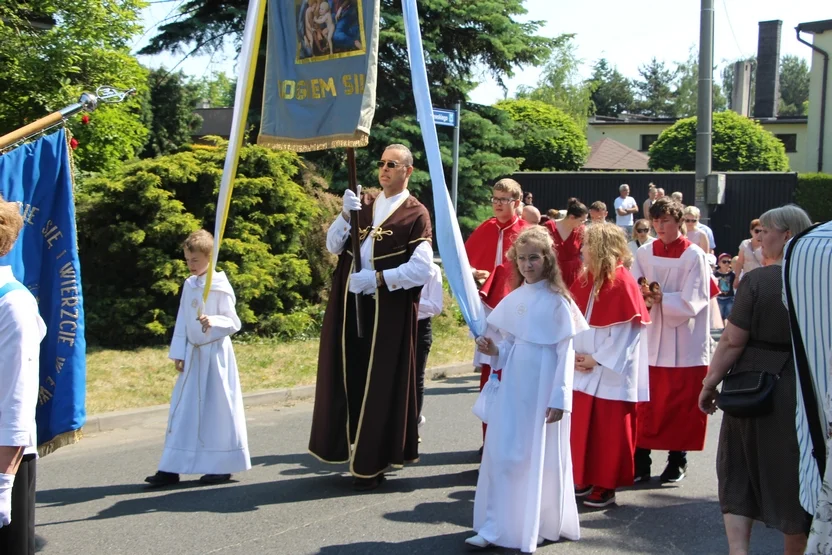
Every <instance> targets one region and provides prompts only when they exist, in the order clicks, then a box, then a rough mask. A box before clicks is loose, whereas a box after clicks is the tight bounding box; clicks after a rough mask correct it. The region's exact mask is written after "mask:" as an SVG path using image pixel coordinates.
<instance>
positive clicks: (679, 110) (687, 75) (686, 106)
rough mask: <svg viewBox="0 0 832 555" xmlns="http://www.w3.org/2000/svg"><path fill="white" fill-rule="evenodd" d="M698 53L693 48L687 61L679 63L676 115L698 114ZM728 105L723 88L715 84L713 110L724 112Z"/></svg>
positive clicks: (674, 97) (674, 98)
mask: <svg viewBox="0 0 832 555" xmlns="http://www.w3.org/2000/svg"><path fill="white" fill-rule="evenodd" d="M697 57H698V53H697V52H696V50H694V49H691V50H690V52H689V53H688V59H687V61H684V62H682V63H680V64H677V67H676V75H677V81H676V88H675V89H674V91H673V113H674V114H675V116H676V117H681V118H684V117H688V116H694V115H696V109H697V102H698V98H699V61H698V60H697ZM727 107H728V101H727V100H726V98H725V95H724V94H722V88H721V87H720V86H719V85H718V84H716V83H714V84H713V111H714V112H722V111H723V110H725V109H726V108H727Z"/></svg>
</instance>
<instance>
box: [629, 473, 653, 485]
mask: <svg viewBox="0 0 832 555" xmlns="http://www.w3.org/2000/svg"><path fill="white" fill-rule="evenodd" d="M649 481H650V470H649V469H648V470H636V474H635V476H633V483H634V484H644V483H646V482H649Z"/></svg>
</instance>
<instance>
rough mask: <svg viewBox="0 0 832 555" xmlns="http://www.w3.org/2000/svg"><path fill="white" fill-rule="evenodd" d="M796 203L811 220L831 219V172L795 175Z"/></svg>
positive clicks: (823, 220)
mask: <svg viewBox="0 0 832 555" xmlns="http://www.w3.org/2000/svg"><path fill="white" fill-rule="evenodd" d="M795 197H796V200H797V203H798V204H799V205H800V206H802V207H803V208H804V209H805V210H806V211H807V212H808V213H809V217H810V218H812V221H815V222H825V221H828V220H832V174H828V173H803V174H800V175H798V176H797V191H796V192H795Z"/></svg>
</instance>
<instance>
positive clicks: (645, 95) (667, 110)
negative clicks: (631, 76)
mask: <svg viewBox="0 0 832 555" xmlns="http://www.w3.org/2000/svg"><path fill="white" fill-rule="evenodd" d="M638 73H639V75H640V76H641V80H640V81H636V82H635V88H636V92H637V94H638V99H637V102H636V110H637V111H638V113H639V114H642V115H644V116H650V117H654V118H672V117H676V112H675V107H674V104H673V88H672V87H673V81H674V80H675V79H676V71H671V70H670V69H668V68H667V67H665V64H664V62H659V61H658V60H657V59H656V58H653V59H652V60H650V63H649V64H647V65H643V66H641V67H639V68H638Z"/></svg>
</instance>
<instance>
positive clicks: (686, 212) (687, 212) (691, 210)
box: [682, 206, 701, 220]
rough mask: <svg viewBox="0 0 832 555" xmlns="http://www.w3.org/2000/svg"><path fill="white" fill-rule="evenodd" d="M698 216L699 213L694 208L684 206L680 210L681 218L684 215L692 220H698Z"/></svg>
mask: <svg viewBox="0 0 832 555" xmlns="http://www.w3.org/2000/svg"><path fill="white" fill-rule="evenodd" d="M700 214H701V213H700V212H699V209H698V208H697V207H695V206H685V207H684V208H683V209H682V215H683V216H684V215H690V216H693V217H694V218H696V219H697V220H698V219H699V215H700Z"/></svg>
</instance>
